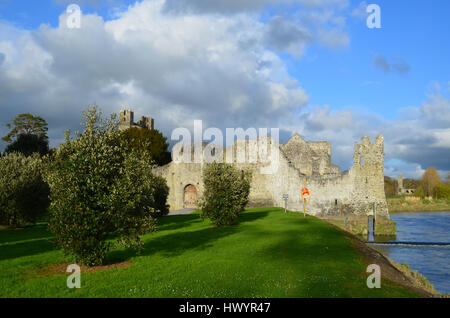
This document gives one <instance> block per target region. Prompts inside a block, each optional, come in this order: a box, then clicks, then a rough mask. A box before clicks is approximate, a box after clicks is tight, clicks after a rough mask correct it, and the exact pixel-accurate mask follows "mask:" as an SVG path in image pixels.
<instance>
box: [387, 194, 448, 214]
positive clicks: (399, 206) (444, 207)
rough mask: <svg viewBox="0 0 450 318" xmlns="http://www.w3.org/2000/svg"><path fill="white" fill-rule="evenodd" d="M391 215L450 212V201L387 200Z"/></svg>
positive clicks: (411, 198) (408, 198)
mask: <svg viewBox="0 0 450 318" xmlns="http://www.w3.org/2000/svg"><path fill="white" fill-rule="evenodd" d="M386 200H387V204H388V209H389V213H401V212H441V211H450V200H445V199H436V200H428V199H421V198H418V197H408V196H404V197H400V198H387V199H386Z"/></svg>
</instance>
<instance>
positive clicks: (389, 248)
mask: <svg viewBox="0 0 450 318" xmlns="http://www.w3.org/2000/svg"><path fill="white" fill-rule="evenodd" d="M391 218H392V219H394V220H395V221H396V222H397V236H396V238H390V239H389V240H390V241H401V242H440V243H449V242H450V212H408V213H399V214H391ZM375 241H377V236H375ZM371 246H372V247H373V248H375V249H377V250H379V251H381V252H383V253H384V254H385V255H386V256H388V257H389V258H391V259H393V260H394V261H396V262H397V263H408V264H409V265H410V266H411V267H412V268H413V269H414V270H417V271H418V272H419V273H421V274H422V275H425V277H427V278H428V280H429V281H430V282H431V283H432V284H433V285H434V287H435V288H436V290H438V291H440V292H442V293H450V246H433V245H431V246H430V245H426V246H411V245H378V244H373V245H371Z"/></svg>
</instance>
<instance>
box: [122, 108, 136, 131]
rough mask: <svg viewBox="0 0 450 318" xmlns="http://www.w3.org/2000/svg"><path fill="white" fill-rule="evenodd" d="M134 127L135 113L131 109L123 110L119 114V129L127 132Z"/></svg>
mask: <svg viewBox="0 0 450 318" xmlns="http://www.w3.org/2000/svg"><path fill="white" fill-rule="evenodd" d="M133 125H134V113H133V111H131V110H130V109H125V110H121V111H120V113H119V129H120V130H125V129H128V128H130V127H132V126H133Z"/></svg>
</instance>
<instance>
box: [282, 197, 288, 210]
mask: <svg viewBox="0 0 450 318" xmlns="http://www.w3.org/2000/svg"><path fill="white" fill-rule="evenodd" d="M288 198H289V195H288V194H283V200H284V213H286V210H287V200H288Z"/></svg>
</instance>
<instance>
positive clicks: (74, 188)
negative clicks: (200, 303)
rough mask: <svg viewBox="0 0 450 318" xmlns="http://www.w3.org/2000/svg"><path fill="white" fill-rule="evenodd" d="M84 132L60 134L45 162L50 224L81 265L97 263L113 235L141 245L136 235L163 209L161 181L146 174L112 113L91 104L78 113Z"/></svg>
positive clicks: (146, 158) (146, 161)
mask: <svg viewBox="0 0 450 318" xmlns="http://www.w3.org/2000/svg"><path fill="white" fill-rule="evenodd" d="M83 114H84V116H85V118H86V122H85V124H84V126H85V131H84V132H83V133H77V137H78V138H76V139H71V138H70V137H69V134H68V133H67V134H66V142H65V143H64V144H62V145H60V146H59V148H58V149H57V150H56V152H55V153H54V155H53V157H52V160H51V161H49V167H48V173H47V174H46V180H47V181H48V183H49V185H50V190H51V193H50V197H51V205H50V229H51V230H52V232H53V233H54V234H55V237H56V241H57V243H58V244H59V245H60V246H61V247H62V248H63V250H64V252H65V253H66V254H69V255H72V256H74V257H75V259H76V261H77V262H81V263H83V264H86V265H99V264H102V263H103V261H104V259H105V256H106V254H107V253H108V251H109V250H110V249H111V247H112V245H113V240H112V239H114V240H116V241H117V242H118V243H120V244H121V245H124V246H132V247H137V248H139V247H141V246H142V242H141V240H140V238H139V236H140V235H141V234H144V233H146V232H149V231H151V230H154V229H155V223H154V218H153V216H154V215H155V214H158V213H166V209H167V206H166V205H165V202H166V199H167V192H168V191H167V188H166V187H167V186H166V185H165V181H164V180H161V179H160V178H159V177H156V176H154V175H153V174H152V167H153V165H152V164H151V163H152V162H151V160H150V155H149V154H148V152H146V151H145V150H142V151H138V150H129V149H127V147H125V145H124V144H123V142H124V139H123V138H122V136H121V132H120V131H119V130H118V122H117V120H116V119H115V115H113V116H111V118H109V119H108V120H104V119H102V118H101V112H100V111H99V110H98V107H97V106H94V107H93V108H89V107H88V109H87V111H86V112H83Z"/></svg>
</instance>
